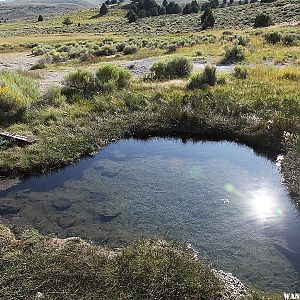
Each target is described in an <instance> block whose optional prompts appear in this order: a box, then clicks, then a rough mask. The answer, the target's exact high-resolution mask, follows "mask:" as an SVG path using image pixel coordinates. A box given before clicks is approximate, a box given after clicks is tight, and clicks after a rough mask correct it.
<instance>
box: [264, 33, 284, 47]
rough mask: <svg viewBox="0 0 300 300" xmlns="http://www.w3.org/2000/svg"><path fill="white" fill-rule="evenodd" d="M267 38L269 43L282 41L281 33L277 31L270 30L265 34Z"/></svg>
mask: <svg viewBox="0 0 300 300" xmlns="http://www.w3.org/2000/svg"><path fill="white" fill-rule="evenodd" d="M265 40H266V41H267V42H268V43H269V44H277V43H279V42H280V41H281V34H280V33H279V32H277V31H273V32H268V33H266V34H265Z"/></svg>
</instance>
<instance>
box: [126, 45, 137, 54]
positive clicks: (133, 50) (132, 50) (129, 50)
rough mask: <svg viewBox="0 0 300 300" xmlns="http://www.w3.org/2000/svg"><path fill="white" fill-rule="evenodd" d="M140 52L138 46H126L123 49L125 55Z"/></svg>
mask: <svg viewBox="0 0 300 300" xmlns="http://www.w3.org/2000/svg"><path fill="white" fill-rule="evenodd" d="M137 51H138V48H137V47H136V46H126V47H125V48H124V49H123V53H124V54H125V55H128V54H133V53H136V52H137Z"/></svg>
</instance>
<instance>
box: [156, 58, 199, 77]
mask: <svg viewBox="0 0 300 300" xmlns="http://www.w3.org/2000/svg"><path fill="white" fill-rule="evenodd" d="M192 69H193V65H192V63H191V61H190V60H189V59H187V58H185V57H175V58H174V59H172V60H169V61H166V62H164V61H159V62H157V63H155V64H154V65H153V66H152V67H151V72H152V73H153V78H154V79H158V80H162V79H174V78H183V77H187V76H188V75H190V74H191V72H192Z"/></svg>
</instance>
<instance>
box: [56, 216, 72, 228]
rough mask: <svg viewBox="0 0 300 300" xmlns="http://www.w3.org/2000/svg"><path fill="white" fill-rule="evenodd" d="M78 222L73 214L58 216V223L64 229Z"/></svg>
mask: <svg viewBox="0 0 300 300" xmlns="http://www.w3.org/2000/svg"><path fill="white" fill-rule="evenodd" d="M75 223H76V218H75V217H73V216H61V217H58V218H57V225H58V226H59V227H61V228H63V229H66V228H70V227H72V226H74V225H75Z"/></svg>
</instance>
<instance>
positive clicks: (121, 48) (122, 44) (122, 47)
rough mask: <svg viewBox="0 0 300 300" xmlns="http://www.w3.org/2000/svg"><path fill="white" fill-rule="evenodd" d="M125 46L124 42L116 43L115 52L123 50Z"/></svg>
mask: <svg viewBox="0 0 300 300" xmlns="http://www.w3.org/2000/svg"><path fill="white" fill-rule="evenodd" d="M125 47H126V44H125V43H118V44H116V50H117V52H123V50H124V48H125Z"/></svg>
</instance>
